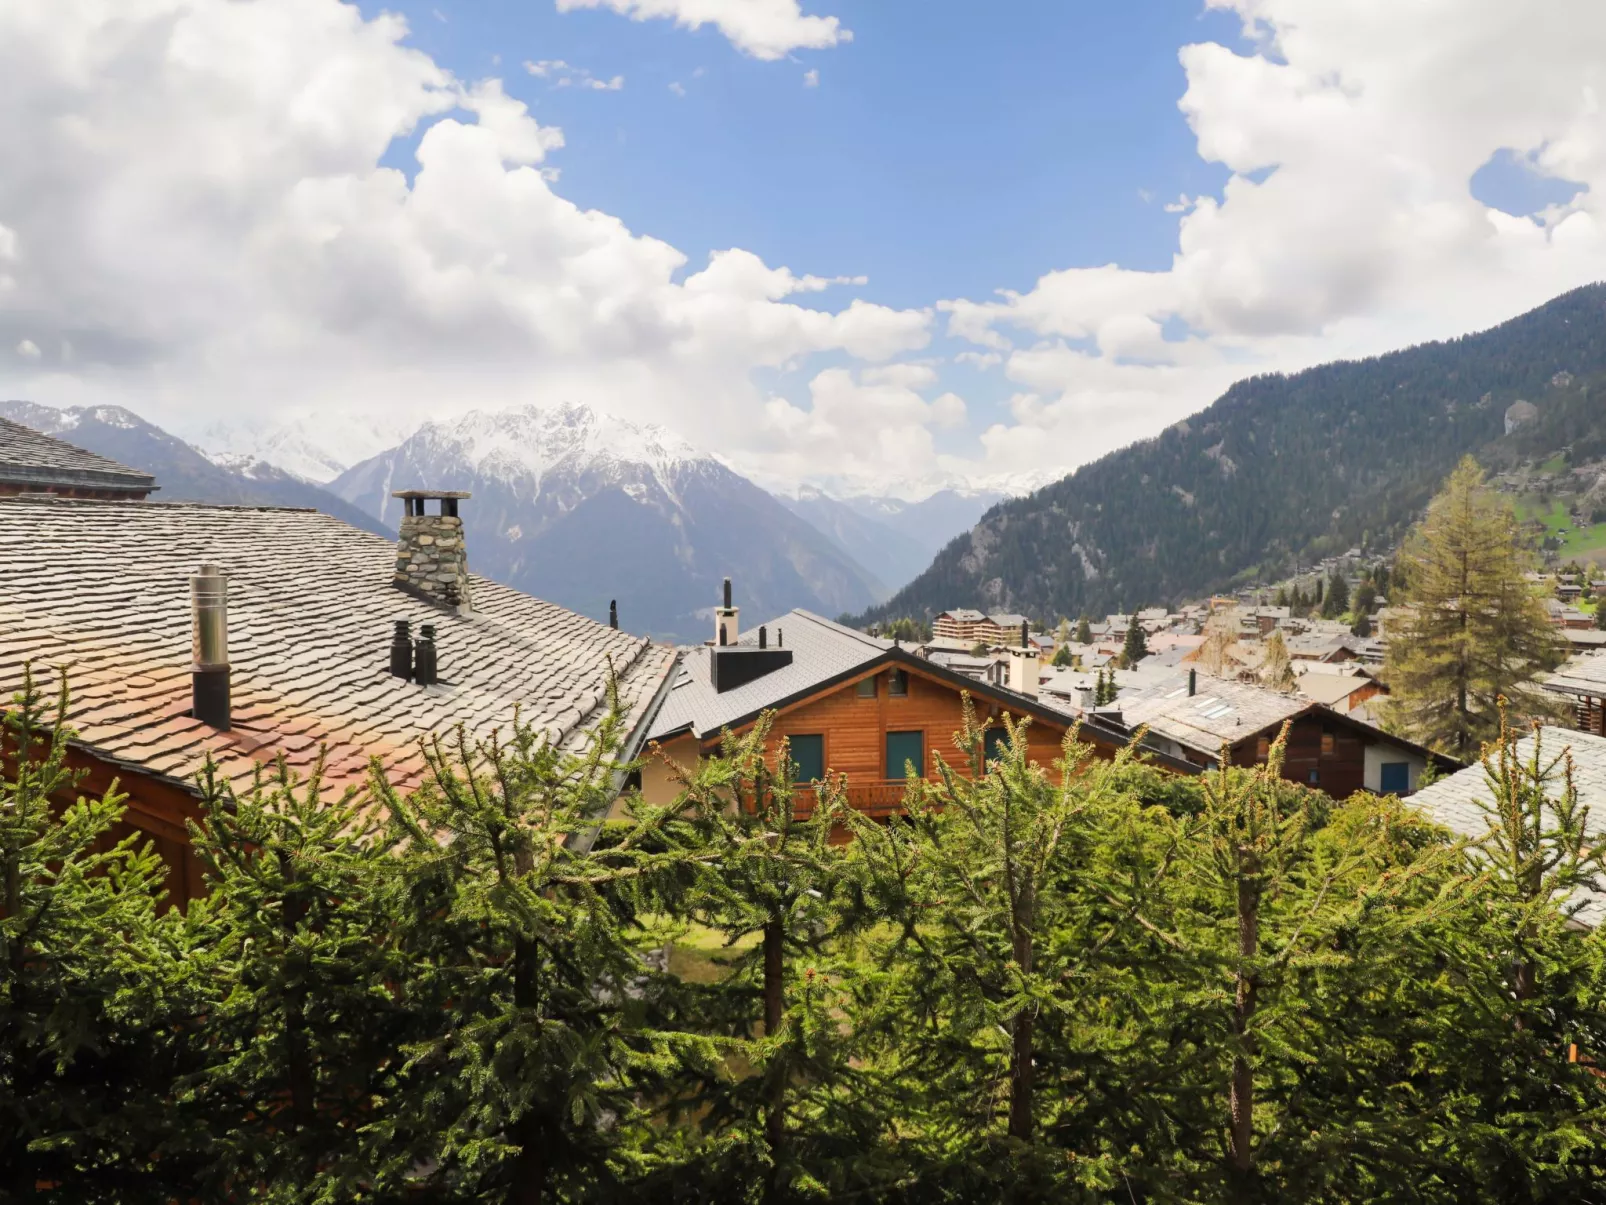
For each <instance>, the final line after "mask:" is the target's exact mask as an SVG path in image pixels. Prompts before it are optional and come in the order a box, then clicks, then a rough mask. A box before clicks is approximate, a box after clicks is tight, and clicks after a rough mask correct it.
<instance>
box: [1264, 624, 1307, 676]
mask: <svg viewBox="0 0 1606 1205" xmlns="http://www.w3.org/2000/svg"><path fill="white" fill-rule="evenodd" d="M1260 681H1261V683H1262V685H1264V686H1266V687H1269V688H1270V689H1272V690H1280V691H1284V692H1286V691H1290V690H1293V689H1294V687H1295V686H1296V685H1298V679H1297V678H1295V676H1294V663H1293V660H1292V658H1290V657H1289V655H1288V642H1287V641H1285V640H1284V639H1283V634H1282V631H1281V630H1280V629H1277V628H1273V629H1272V630H1271V634H1270V635H1268V636H1267V637H1266V655H1265V656H1264V657H1263V658H1261V662H1260Z"/></svg>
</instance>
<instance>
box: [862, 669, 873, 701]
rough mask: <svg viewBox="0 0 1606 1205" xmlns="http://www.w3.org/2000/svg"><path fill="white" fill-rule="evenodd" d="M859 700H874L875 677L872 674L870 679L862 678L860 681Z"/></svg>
mask: <svg viewBox="0 0 1606 1205" xmlns="http://www.w3.org/2000/svg"><path fill="white" fill-rule="evenodd" d="M859 698H861V699H873V698H875V675H873V674H872V675H871V676H870V677H868V678H860V679H859Z"/></svg>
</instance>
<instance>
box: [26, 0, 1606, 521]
mask: <svg viewBox="0 0 1606 1205" xmlns="http://www.w3.org/2000/svg"><path fill="white" fill-rule="evenodd" d="M397 13H399V14H400V16H401V17H402V18H404V19H405V22H406V27H405V30H404V29H403V27H402V25H401V24H400V22H399V21H398V20H397V18H396V16H394V15H387V14H397ZM697 19H706V20H707V21H709V22H711V23H709V24H705V25H704V26H701V27H688V24H687V22H694V21H695V20H697ZM1452 24H1453V28H1454V30H1455V36H1454V37H1446V36H1445V30H1446V28H1447V27H1448V26H1450V25H1452ZM848 31H851V37H849V36H848ZM527 63H531V64H538V65H540V66H539V68H538V71H537V72H535V73H532V72H531V71H529V70H527V69H526V67H525V64H527ZM559 63H561V64H563V66H559V65H558V64H559ZM497 81H500V82H499V83H498V82H497ZM0 93H3V94H4V95H5V96H6V98H7V103H8V105H10V106H11V108H12V109H13V110H14V111H16V112H19V113H29V114H34V115H36V117H37V119H36V120H30V121H19V122H13V123H8V124H6V125H3V126H0V391H4V393H5V394H6V395H9V396H15V397H31V398H34V399H37V400H40V401H44V402H54V403H56V404H63V405H68V404H74V403H79V402H100V401H118V402H121V403H123V404H125V405H130V406H131V407H132V408H134V409H135V410H138V411H140V412H142V413H146V414H147V415H149V416H150V417H152V418H153V419H156V420H157V421H160V422H163V423H164V424H166V425H168V426H170V427H171V428H173V429H174V430H176V431H178V432H179V433H181V434H185V435H186V436H187V437H190V438H194V439H197V440H200V441H201V442H203V443H206V444H207V446H209V447H216V448H218V449H220V450H229V451H242V452H251V453H254V454H261V455H268V456H270V457H271V456H273V455H278V454H279V453H278V451H277V449H281V448H284V447H287V446H293V445H295V443H296V438H290V437H291V436H296V437H297V438H300V437H302V436H304V437H305V439H310V440H312V441H315V442H317V443H320V444H323V445H330V446H326V447H324V448H322V449H321V451H322V452H328V453H329V454H330V455H331V456H332V457H334V458H335V459H337V460H341V461H343V462H344V463H347V464H349V463H353V462H354V460H355V459H361V458H362V457H364V456H367V455H371V454H373V453H374V452H376V451H378V450H380V448H381V447H383V446H384V444H382V443H381V444H379V445H378V446H375V442H374V441H376V440H384V439H389V440H394V439H396V438H400V437H401V435H403V434H405V433H406V431H408V430H411V429H413V427H415V426H416V424H417V423H419V422H422V421H425V420H428V419H435V418H444V419H449V418H450V417H452V415H453V414H455V413H461V412H464V411H467V410H471V409H500V408H504V407H507V406H519V405H531V404H536V405H541V404H550V403H554V402H586V403H590V404H592V405H594V406H596V407H597V408H599V409H606V410H611V411H613V412H615V413H617V414H619V415H620V416H622V417H624V418H628V419H638V420H639V419H651V420H654V421H659V422H662V423H663V424H665V425H666V426H668V427H670V428H672V429H674V430H676V431H678V432H680V433H681V434H683V435H685V436H686V437H687V438H689V439H690V440H691V441H693V442H694V443H695V444H697V445H698V446H700V447H703V448H705V449H707V450H710V451H713V452H715V453H718V454H720V455H722V456H724V457H725V458H726V459H727V461H728V462H729V463H731V464H732V465H733V466H735V467H737V468H738V469H739V470H740V471H742V472H745V473H748V474H749V475H751V476H753V477H754V479H755V480H758V481H760V482H761V483H763V484H766V485H771V486H775V487H780V488H790V487H792V486H795V485H797V484H800V483H802V482H811V483H813V484H816V485H821V486H824V487H825V488H827V489H835V490H837V491H838V492H842V491H852V490H866V491H872V492H882V491H886V492H895V493H899V494H902V495H903V496H905V497H914V496H920V495H921V494H922V493H924V492H928V491H929V490H930V489H932V488H937V487H938V486H940V485H942V484H952V483H972V484H979V485H989V486H999V487H1004V488H1011V489H1021V488H1028V487H1030V486H1031V485H1033V484H1036V483H1041V482H1042V481H1046V480H1051V479H1053V478H1055V477H1057V476H1059V475H1062V474H1064V473H1065V472H1068V471H1070V470H1071V469H1074V468H1075V467H1076V466H1077V465H1079V464H1082V463H1085V462H1086V461H1088V460H1091V459H1094V458H1096V457H1097V456H1100V455H1102V454H1104V453H1105V452H1108V451H1110V450H1111V449H1113V448H1117V447H1120V446H1122V445H1123V444H1126V443H1128V442H1131V441H1132V440H1135V439H1142V438H1145V437H1147V436H1151V435H1153V434H1154V433H1156V432H1157V431H1158V430H1160V429H1161V428H1162V427H1164V426H1165V425H1167V424H1168V423H1172V422H1175V421H1177V420H1179V419H1181V418H1183V417H1184V416H1186V415H1189V414H1191V413H1194V412H1196V411H1198V410H1199V409H1201V408H1203V407H1204V406H1206V405H1208V404H1209V403H1210V402H1211V401H1212V400H1213V399H1215V398H1216V397H1218V396H1219V395H1220V394H1221V393H1222V392H1223V391H1224V390H1225V389H1226V388H1227V387H1228V386H1230V384H1231V383H1232V382H1233V381H1234V380H1235V379H1237V378H1239V377H1241V376H1244V375H1247V374H1250V373H1257V372H1270V371H1292V370H1297V369H1299V368H1302V367H1305V366H1307V365H1310V364H1315V363H1320V362H1322V361H1325V360H1330V359H1335V358H1339V357H1352V356H1359V355H1368V354H1373V353H1376V352H1381V351H1386V350H1390V349H1392V348H1396V347H1400V346H1405V345H1408V344H1410V343H1413V342H1418V341H1421V340H1423V339H1431V338H1442V337H1447V336H1454V335H1458V334H1462V333H1465V332H1467V331H1470V330H1476V329H1481V328H1483V327H1486V326H1489V325H1492V324H1494V323H1496V322H1499V321H1501V320H1503V319H1505V318H1509V317H1511V316H1512V315H1514V314H1517V313H1520V312H1522V311H1523V310H1525V309H1528V308H1531V307H1533V306H1535V305H1538V304H1540V303H1542V302H1544V301H1545V300H1547V299H1549V298H1550V297H1553V296H1555V295H1557V294H1558V293H1561V292H1563V291H1565V290H1566V289H1569V288H1573V287H1576V286H1577V285H1579V284H1583V283H1586V282H1588V281H1592V280H1597V279H1602V278H1606V123H1602V122H1601V120H1600V107H1601V105H1602V103H1606V5H1603V4H1601V3H1600V0H1550V2H1549V3H1547V4H1546V5H1543V6H1519V5H1513V4H1512V3H1511V2H1510V0H1412V3H1410V4H1400V3H1398V2H1397V0H1392V2H1391V0H1323V2H1322V3H1314V2H1313V0H1141V2H1140V3H1128V4H1114V5H1112V4H1108V3H1101V4H1093V3H1081V2H1070V0H1060V2H1048V0H1041V2H1038V0H1018V2H1015V3H1010V4H1007V5H979V4H975V3H974V2H973V0H970V2H966V3H960V2H959V0H925V2H922V3H911V2H907V0H905V2H902V3H896V2H887V0H881V2H879V3H877V2H873V0H840V2H838V0H404V2H403V3H402V5H401V7H400V8H399V9H398V8H397V7H396V5H395V3H394V0H392V2H391V3H390V4H387V5H385V6H384V7H381V5H380V4H379V3H377V2H376V0H356V6H355V7H353V6H352V5H351V4H348V3H345V2H343V0H271V2H270V0H258V2H249V0H119V3H118V4H117V5H115V6H107V5H105V4H104V3H103V2H102V0H12V3H9V4H0ZM555 131H561V134H562V141H563V145H562V146H557V145H556V135H555V133H554V132H555ZM398 171H399V174H398ZM839 278H840V279H839ZM220 398H221V399H227V400H228V404H227V406H226V407H220V405H219V401H218V399H220ZM297 433H299V435H298V434H297ZM295 463H296V464H297V465H299V464H304V463H307V461H306V460H305V459H304V458H303V459H301V460H297V461H296V462H295Z"/></svg>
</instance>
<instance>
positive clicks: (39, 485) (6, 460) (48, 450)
mask: <svg viewBox="0 0 1606 1205" xmlns="http://www.w3.org/2000/svg"><path fill="white" fill-rule="evenodd" d="M155 489H156V479H155V478H154V477H152V476H151V475H150V474H149V473H142V472H140V471H139V470H138V469H131V468H129V467H128V466H127V465H124V464H118V463H117V462H116V461H115V460H108V459H107V458H106V457H104V456H97V455H96V454H95V453H93V452H86V451H85V450H84V449H83V448H78V447H74V446H73V445H72V444H69V443H65V442H63V441H62V440H59V439H54V438H52V437H51V436H49V435H41V434H40V433H39V432H37V431H35V430H33V429H32V428H31V427H24V426H23V425H22V424H21V423H14V422H12V421H11V420H10V419H5V418H0V497H14V496H16V495H18V494H53V495H55V496H56V497H60V498H100V499H106V500H123V501H130V502H137V501H139V500H140V499H142V498H145V497H147V496H149V495H150V494H151V493H152V492H153V491H154V490H155Z"/></svg>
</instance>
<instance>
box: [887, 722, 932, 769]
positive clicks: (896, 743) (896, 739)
mask: <svg viewBox="0 0 1606 1205" xmlns="http://www.w3.org/2000/svg"><path fill="white" fill-rule="evenodd" d="M911 762H912V763H914V774H913V777H915V778H923V777H924V776H925V773H926V734H925V733H924V732H889V733H887V777H888V778H903V777H905V776H907V775H909V763H911Z"/></svg>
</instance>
